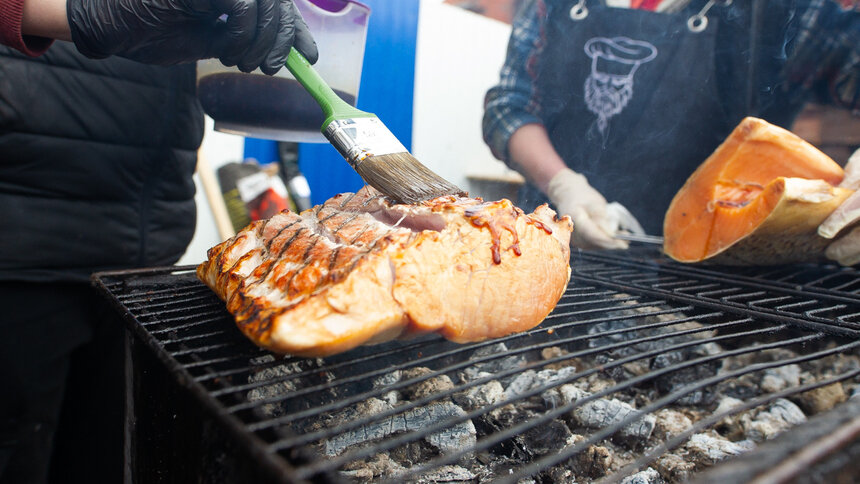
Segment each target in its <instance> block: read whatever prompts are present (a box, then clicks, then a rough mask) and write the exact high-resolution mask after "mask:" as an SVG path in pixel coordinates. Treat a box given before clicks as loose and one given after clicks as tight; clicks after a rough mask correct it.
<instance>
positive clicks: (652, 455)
mask: <svg viewBox="0 0 860 484" xmlns="http://www.w3.org/2000/svg"><path fill="white" fill-rule="evenodd" d="M857 377H860V368H858V369H855V370H852V371H849V372H846V373H842V374H839V375H836V376H833V377H830V378H826V379H823V380H820V381H818V382H815V383H807V384H803V385H799V386H797V387H792V388H787V389H784V390H780V391H777V392H774V393H769V394H767V395H762V396H759V397H756V398H753V399H751V400H749V401H747V402H743V403H740V404H738V405H736V406H734V407H731V408H729V409H727V410H723V411H721V412H716V413H714V414H713V415H711V416H709V417H706V418H703V419H701V420H699V421H698V422H696V423H694V424H693V425H692V426H690V428H689V429H687V430H685V431H684V432H681V433H680V434H678V435H676V436H674V437H672V438H670V439H669V440H667V441H666V442H664V443H662V444H660V445H658V446H656V447H655V448H654V449H652V450H651V451H649V452H648V453H646V454H644V455H642V456H641V457H640V458H638V459H636V460H635V461H634V462H632V463H630V464H628V465H626V466H625V467H623V468H622V469H620V470H619V471H618V472H617V473H615V474H613V475H612V476H608V477H606V478H604V479H601V480H600V481H599V484H611V483H616V482H620V481H621V479H623V478H624V477H626V476H628V475H630V474H633V473H634V472H636V470H638V469H641V468H643V467H645V466H647V465H648V464H650V463H651V462H654V461H655V460H656V459H657V458H658V457H660V456H661V455H662V454H664V453H665V452H667V451H669V450H672V449H675V448H677V447H679V446H680V445H682V444H683V443H684V442H686V441H687V439H689V438H690V437H692V436H693V435H694V434H696V433H699V432H701V431H702V430H704V429H707V428H708V427H711V426H713V425H716V424H717V423H719V422H720V421H722V420H723V419H724V418H726V417H728V416H731V415H735V414H739V413H741V412H745V411H748V410H752V409H754V408H757V407H761V406H763V405H766V404H768V403H772V402H774V401H775V400H778V399H780V398H787V397H790V396H792V395H796V394H798V393H803V392H808V391H810V390H815V389H816V388H822V387H826V386H828V385H832V384H834V383H839V382H842V381H846V380H850V379H852V378H857Z"/></svg>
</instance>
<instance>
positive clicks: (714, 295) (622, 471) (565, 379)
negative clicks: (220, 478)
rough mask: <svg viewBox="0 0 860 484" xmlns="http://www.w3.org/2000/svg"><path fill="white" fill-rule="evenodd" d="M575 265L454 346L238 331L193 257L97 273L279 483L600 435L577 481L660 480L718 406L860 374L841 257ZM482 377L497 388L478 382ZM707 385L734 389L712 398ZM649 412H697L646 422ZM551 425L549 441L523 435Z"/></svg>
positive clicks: (634, 255) (400, 472) (467, 471)
mask: <svg viewBox="0 0 860 484" xmlns="http://www.w3.org/2000/svg"><path fill="white" fill-rule="evenodd" d="M573 268H574V271H573V275H572V278H571V283H570V285H569V287H568V289H567V291H566V292H565V294H564V296H563V297H562V299H561V301H560V302H559V304H558V306H557V307H556V309H555V310H554V311H553V313H552V314H551V315H550V316H549V317H548V318H547V319H546V320H545V321H544V322H543V323H542V324H541V325H540V326H539V327H537V328H535V329H532V330H530V331H527V332H524V333H520V334H516V335H511V336H508V337H505V338H500V339H497V340H493V341H487V342H483V343H478V344H470V345H456V344H453V343H450V342H447V341H445V340H443V339H441V338H438V337H423V338H420V339H417V340H413V341H406V342H392V343H387V344H384V345H379V346H375V347H364V348H359V349H356V350H353V351H350V352H347V353H345V354H342V355H337V356H334V357H329V358H325V359H305V358H295V357H276V356H274V355H272V354H270V353H268V352H266V351H264V350H261V349H259V348H257V347H256V346H254V345H252V344H251V343H249V342H248V341H247V340H246V339H245V338H244V337H243V336H242V335H241V334H240V333H239V332H238V330H236V328H235V326H234V324H233V322H232V318H231V316H230V315H229V314H228V313H226V311H225V310H224V308H223V303H221V301H220V300H218V298H217V297H216V296H215V295H214V294H213V293H212V292H211V291H210V290H209V289H208V288H206V287H205V286H204V285H202V284H201V283H200V282H199V281H197V279H196V277H195V275H194V272H193V268H191V267H177V268H160V269H148V270H138V271H122V272H112V273H101V274H98V275H96V276H95V277H94V280H95V283H96V284H97V286H98V287H99V288H100V289H101V290H102V291H103V292H104V293H105V295H106V296H107V297H108V298H109V299H110V300H111V301H112V302H113V303H114V304H115V305H116V306H117V309H118V310H119V311H120V312H121V313H122V314H123V316H124V317H125V319H126V320H127V322H128V323H129V326H130V328H131V329H132V330H133V332H134V333H135V334H136V336H137V338H138V339H139V340H140V341H143V342H145V343H146V344H147V345H148V347H149V348H150V349H151V350H152V351H153V352H154V354H155V355H156V356H157V357H158V358H159V359H160V360H161V361H162V362H163V363H164V364H165V365H166V367H167V368H168V369H169V371H170V372H171V374H173V375H174V377H175V378H176V379H177V381H178V382H179V383H180V384H181V385H183V386H184V387H187V388H188V389H189V390H190V391H191V393H192V394H193V395H195V397H196V398H197V399H198V400H199V402H200V403H201V404H203V405H205V406H206V407H207V408H209V409H210V410H211V411H212V412H213V414H214V415H215V416H216V418H217V420H218V421H219V422H220V423H221V424H223V425H224V427H225V428H227V429H228V430H229V431H231V432H232V435H233V436H234V437H236V438H237V440H238V441H239V442H241V443H242V445H245V446H247V447H249V448H250V449H251V453H252V455H254V456H255V457H256V458H257V459H258V460H259V461H260V463H261V464H262V465H265V466H267V467H268V468H270V469H271V470H272V471H273V473H274V474H277V475H278V476H280V477H281V478H283V480H284V481H289V482H292V481H295V482H299V481H307V480H318V479H319V478H320V476H333V477H335V478H347V477H352V478H358V479H359V480H362V479H363V480H369V479H370V478H371V477H372V479H373V480H374V482H376V481H384V480H386V479H389V480H392V481H401V482H402V481H404V480H406V481H421V480H422V479H423V480H427V481H432V480H433V479H438V476H439V473H440V472H442V471H444V472H448V478H450V479H449V480H457V479H455V478H454V477H456V476H460V478H461V480H469V481H470V482H483V481H485V480H489V479H490V478H494V479H495V480H498V481H499V482H518V481H520V480H521V479H523V478H528V477H531V478H535V477H537V478H538V479H539V480H540V479H543V480H544V481H550V480H552V479H553V477H552V476H557V475H561V474H552V475H551V474H549V472H550V471H552V472H556V473H558V472H564V471H563V470H564V469H568V472H573V475H576V474H577V473H579V472H580V470H581V467H582V466H583V465H585V464H584V462H586V461H587V456H588V455H591V454H593V453H594V452H595V451H594V449H595V448H597V447H601V446H605V447H606V448H609V449H614V450H613V451H614V452H615V458H614V461H613V462H612V463H611V464H607V465H606V466H605V468H602V469H599V470H593V469H592V470H591V471H589V472H590V474H589V475H588V476H587V478H585V480H597V479H599V478H601V477H602V478H604V479H605V480H606V481H608V482H618V481H620V479H621V478H623V477H624V476H627V475H631V474H634V473H636V472H639V471H641V470H643V469H646V468H647V467H648V466H657V467H658V468H660V470H661V474H664V478H667V479H668V480H669V481H671V480H672V477H671V476H667V475H666V474H667V473H668V471H667V470H666V469H664V468H663V467H660V465H659V461H660V459H661V458H662V457H661V456H666V455H667V453H669V452H672V451H673V450H675V449H679V448H681V447H683V446H684V445H685V444H686V443H687V442H689V440H690V438H691V437H693V436H694V435H696V434H700V433H702V432H706V431H708V430H714V429H716V428H717V427H718V426H720V425H723V423H724V422H725V421H726V419H727V418H730V417H731V416H739V415H742V414H744V413H745V412H746V413H748V412H751V411H752V410H753V409H762V408H766V407H767V406H768V405H772V404H774V402H778V401H781V399H785V398H790V399H792V400H793V401H801V400H802V399H800V396H801V394H804V395H805V394H807V393H804V392H810V391H812V390H815V389H822V388H833V384H839V386H840V387H842V388H845V389H847V390H848V391H849V392H850V391H851V389H852V388H856V387H858V386H860V385H858V382H860V377H858V375H860V364H858V362H860V349H858V346H860V282H858V281H860V279H858V277H857V272H856V271H854V270H852V269H844V268H837V267H833V266H815V265H801V266H793V267H779V268H753V269H750V268H744V269H740V268H722V267H703V266H702V267H698V266H697V267H690V266H683V265H680V264H677V263H674V262H672V261H670V260H668V259H665V258H663V257H661V256H660V255H659V254H657V253H656V251H655V249H654V248H653V247H649V246H636V244H634V246H633V248H632V249H631V250H629V251H625V252H617V253H603V252H600V253H580V254H575V255H574V261H573ZM835 358H836V359H840V360H841V361H843V363H841V364H833V361H835V360H834V359H835ZM795 365H796V367H797V368H800V369H802V370H804V371H805V372H806V373H805V374H804V375H807V377H806V378H804V379H800V380H798V381H795V382H793V383H791V384H789V385H787V386H786V385H783V386H784V387H783V388H769V389H768V390H763V389H762V388H761V387H762V385H760V383H761V381H762V378H763V375H766V374H768V372H772V371H776V370H780V369H786V368H794V367H795ZM814 368H817V369H819V370H820V371H819V372H818V373H817V374H815V375H813V376H809V375H808V374H809V372H810V371H812V370H811V369H814ZM491 389H501V390H502V391H501V392H498V391H496V392H495V393H492V392H491V393H492V395H491V397H488V396H487V392H488V391H489V390H491ZM476 395H477V396H476ZM481 395H483V396H481ZM571 395H572V396H571ZM715 395H722V396H726V395H729V396H735V397H738V399H737V401H736V402H737V403H736V405H735V406H732V407H731V408H723V407H722V406H721V405H718V404H719V403H720V402H719V401H717V400H716V398H717V397H716V396H715ZM476 399H477V400H476ZM619 405H620V406H619ZM512 406H513V407H517V408H518V409H519V410H513V411H512V410H510V409H511V408H512ZM607 406H608V407H607ZM601 408H602V409H604V410H603V411H604V414H605V413H606V412H607V411H609V410H606V409H607V408H609V409H610V410H611V411H614V412H616V413H615V414H613V415H614V416H610V417H611V418H610V417H606V420H605V422H604V425H594V424H593V422H591V423H589V422H590V421H589V420H588V418H586V417H583V415H584V414H583V412H585V411H586V410H589V411H592V410H595V409H598V410H599V409H601ZM612 409H614V410H612ZM619 409H621V410H622V411H620V413H619ZM665 409H677V410H679V411H681V412H685V413H686V414H690V415H692V414H695V415H696V416H697V420H696V421H695V422H692V423H691V425H689V426H687V427H686V428H684V429H682V431H681V432H680V433H679V432H675V433H666V434H665V435H657V434H658V433H659V432H657V431H656V430H654V428H655V424H654V421H655V420H654V419H655V415H657V414H658V413H659V412H660V411H661V410H665ZM598 413H599V412H598ZM610 413H611V412H610ZM604 416H605V415H604ZM506 418H508V420H505V419H506ZM592 420H593V418H592ZM559 422H561V424H559ZM658 423H659V421H658ZM649 426H650V428H651V430H649V431H648V432H647V434H648V435H645V431H644V430H641V429H647V428H648V427H649ZM657 426H658V427H659V424H658V425H657ZM565 429H567V430H570V432H568V431H567V430H565ZM631 429H634V430H631ZM635 429H640V430H635ZM559 430H560V431H561V432H562V434H563V435H562V437H561V442H560V444H559V445H551V444H548V445H549V448H547V449H533V448H530V447H535V445H536V444H539V443H542V442H544V441H545V440H547V439H549V437H548V436H549V435H550V434H552V433H553V432H556V431H559ZM636 432H639V433H638V434H637V433H636ZM574 434H575V435H574ZM528 435H537V437H534V438H526V437H523V436H528ZM362 439H364V440H362ZM418 454H421V455H422V457H421V458H420V459H419V458H418V457H416V456H417V455H418ZM296 455H302V456H303V457H302V459H300V460H298V459H297V458H296ZM381 455H387V456H389V458H387V459H388V460H390V461H395V460H396V462H397V463H396V465H395V466H394V467H391V468H388V470H387V471H379V470H378V466H377V467H375V469H376V470H377V471H378V472H379V473H380V474H382V475H372V473H373V471H372V470H370V469H369V468H366V467H362V465H364V464H361V463H368V462H376V463H377V464H378V462H379V461H380V459H381V457H380V456H381ZM405 464H408V465H405ZM374 465H376V464H374ZM475 466H478V467H475ZM395 470H396V472H394V471H395ZM696 470H698V469H696ZM482 472H483V473H482ZM434 473H435V474H434ZM458 473H459V474H458ZM428 475H429V476H431V477H427V476H428ZM433 476H436V477H433ZM451 476H454V477H451ZM579 477H580V479H578V480H577V482H584V481H582V479H583V477H582V476H579ZM682 477H683V476H682Z"/></svg>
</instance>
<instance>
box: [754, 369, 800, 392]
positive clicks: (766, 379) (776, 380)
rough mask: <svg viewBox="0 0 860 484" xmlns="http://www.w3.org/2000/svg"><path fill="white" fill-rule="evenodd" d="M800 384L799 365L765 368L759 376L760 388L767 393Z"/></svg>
mask: <svg viewBox="0 0 860 484" xmlns="http://www.w3.org/2000/svg"><path fill="white" fill-rule="evenodd" d="M799 384H800V367H799V366H797V365H785V366H779V367H776V368H770V369H768V370H765V372H764V376H762V378H761V389H762V390H764V391H765V392H768V393H774V392H778V391H780V390H783V389H786V388H789V387H796V386H797V385H799Z"/></svg>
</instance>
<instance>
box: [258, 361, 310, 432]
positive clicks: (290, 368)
mask: <svg viewBox="0 0 860 484" xmlns="http://www.w3.org/2000/svg"><path fill="white" fill-rule="evenodd" d="M272 361H274V357H273V356H272V355H265V356H262V357H260V358H256V359H255V360H254V361H253V362H254V363H259V364H264V363H269V362H272ZM300 371H301V368H300V367H299V365H298V363H290V364H285V365H278V366H272V367H267V368H262V369H260V370H259V371H256V372H254V373H252V374H251V375H250V376H249V377H248V383H256V382H265V381H270V380H278V379H281V378H283V377H286V376H290V375H292V374H294V373H298V372H300ZM294 391H296V383H295V380H285V381H275V382H273V383H272V384H270V385H266V386H261V387H257V388H252V389H251V390H249V391H248V401H251V402H256V401H259V400H266V399H270V398H277V397H282V396H285V395H289V394H290V393H292V392H294ZM260 411H261V412H263V415H265V416H266V417H268V418H275V417H280V416H282V415H284V414H285V412H286V410H285V409H284V407H283V405H282V404H281V403H280V402H278V403H266V404H264V405H262V406H260Z"/></svg>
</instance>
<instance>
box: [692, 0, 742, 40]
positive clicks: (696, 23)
mask: <svg viewBox="0 0 860 484" xmlns="http://www.w3.org/2000/svg"><path fill="white" fill-rule="evenodd" d="M717 3H719V4H721V5H722V6H724V7H728V6H729V5H731V4H732V0H708V3H706V4H705V6H704V7H702V9H701V10H699V13H697V14H696V15H693V16H692V17H690V18H688V19H687V28H688V29H690V32H694V33H699V32H702V31H704V30H705V29H706V28H708V17H706V15H707V14H708V11H709V10H710V9H711V7H713V6H714V4H717Z"/></svg>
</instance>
